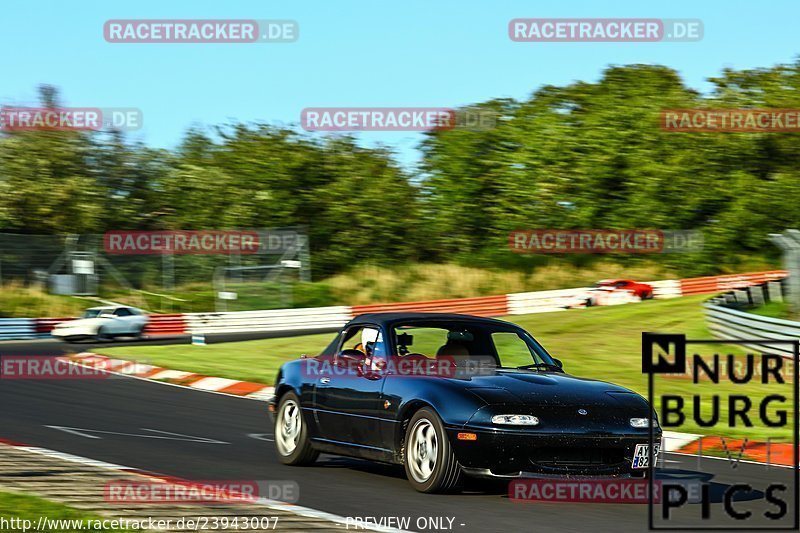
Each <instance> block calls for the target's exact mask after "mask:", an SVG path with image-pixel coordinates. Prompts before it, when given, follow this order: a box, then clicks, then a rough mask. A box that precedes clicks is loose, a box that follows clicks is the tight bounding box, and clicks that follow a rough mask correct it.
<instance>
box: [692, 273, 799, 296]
mask: <svg viewBox="0 0 800 533" xmlns="http://www.w3.org/2000/svg"><path fill="white" fill-rule="evenodd" d="M786 276H787V272H786V271H785V270H770V271H767V272H749V273H747V274H734V275H731V276H707V277H704V278H689V279H682V280H681V295H682V296H686V295H689V294H711V293H715V292H721V291H727V290H730V289H736V288H741V287H747V286H750V285H758V284H760V283H764V282H768V281H775V280H779V279H783V278H785V277H786Z"/></svg>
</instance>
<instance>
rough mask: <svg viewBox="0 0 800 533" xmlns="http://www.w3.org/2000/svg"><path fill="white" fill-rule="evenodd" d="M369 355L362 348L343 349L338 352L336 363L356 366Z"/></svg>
mask: <svg viewBox="0 0 800 533" xmlns="http://www.w3.org/2000/svg"><path fill="white" fill-rule="evenodd" d="M366 358H367V356H366V355H365V354H364V352H362V351H361V350H342V351H341V352H339V353H338V354H336V363H335V364H337V365H340V366H347V367H351V368H352V367H355V366H358V365H361V364H363V363H364V359H366Z"/></svg>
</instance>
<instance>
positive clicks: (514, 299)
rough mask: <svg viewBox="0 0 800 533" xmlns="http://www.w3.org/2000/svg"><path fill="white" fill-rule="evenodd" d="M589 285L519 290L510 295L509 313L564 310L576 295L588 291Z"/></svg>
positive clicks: (522, 313) (519, 313) (521, 313)
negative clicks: (574, 287)
mask: <svg viewBox="0 0 800 533" xmlns="http://www.w3.org/2000/svg"><path fill="white" fill-rule="evenodd" d="M588 290H589V289H588V287H584V288H578V289H561V290H555V291H536V292H517V293H513V294H509V295H508V314H509V315H527V314H531V313H550V312H553V311H564V310H566V308H567V307H566V306H567V305H568V304H569V303H571V302H572V301H573V300H574V298H575V297H576V296H578V295H579V294H581V293H584V292H586V291H588Z"/></svg>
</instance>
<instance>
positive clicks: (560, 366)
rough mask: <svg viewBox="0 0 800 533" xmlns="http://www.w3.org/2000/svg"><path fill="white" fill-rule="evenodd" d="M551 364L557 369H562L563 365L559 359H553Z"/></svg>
mask: <svg viewBox="0 0 800 533" xmlns="http://www.w3.org/2000/svg"><path fill="white" fill-rule="evenodd" d="M553 362H554V363H555V364H556V366H557V367H558V368H564V363H562V362H561V359H556V358H555V357H553Z"/></svg>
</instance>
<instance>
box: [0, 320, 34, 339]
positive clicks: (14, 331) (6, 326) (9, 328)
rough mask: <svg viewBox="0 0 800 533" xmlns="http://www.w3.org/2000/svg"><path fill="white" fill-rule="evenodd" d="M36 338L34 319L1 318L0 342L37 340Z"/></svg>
mask: <svg viewBox="0 0 800 533" xmlns="http://www.w3.org/2000/svg"><path fill="white" fill-rule="evenodd" d="M36 336H37V334H36V321H35V320H34V319H33V318H0V340H14V339H35V338H36Z"/></svg>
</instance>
